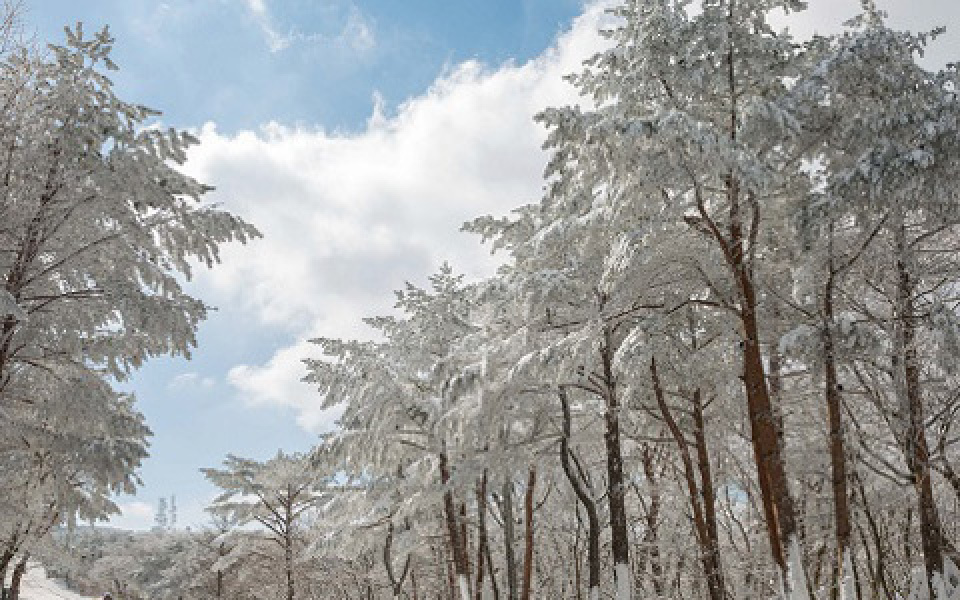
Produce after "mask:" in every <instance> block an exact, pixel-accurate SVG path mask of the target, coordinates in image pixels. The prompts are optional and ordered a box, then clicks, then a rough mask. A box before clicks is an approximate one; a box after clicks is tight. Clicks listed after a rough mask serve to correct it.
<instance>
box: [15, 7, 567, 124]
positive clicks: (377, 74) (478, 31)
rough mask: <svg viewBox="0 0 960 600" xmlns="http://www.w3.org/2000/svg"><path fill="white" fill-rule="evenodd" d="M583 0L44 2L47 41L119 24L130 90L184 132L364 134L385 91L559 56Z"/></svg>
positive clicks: (37, 18) (388, 96)
mask: <svg viewBox="0 0 960 600" xmlns="http://www.w3.org/2000/svg"><path fill="white" fill-rule="evenodd" d="M580 8H581V2H580V1H579V0H481V1H477V0H449V1H444V2H438V1H437V0H403V1H398V0H367V1H365V2H360V1H357V2H351V1H349V0H282V1H281V0H166V1H157V0H85V1H83V2H77V1H76V0H32V1H31V2H29V9H30V14H29V20H30V21H31V23H33V24H34V25H36V27H37V28H38V30H39V32H40V34H41V36H42V37H43V38H44V39H50V38H51V37H53V38H57V37H60V38H62V33H61V30H62V27H63V25H64V24H66V23H74V22H76V21H78V20H79V21H83V22H84V23H85V24H88V25H90V26H100V25H103V24H109V25H110V27H111V30H112V31H113V32H114V34H115V36H116V37H117V47H116V59H117V62H118V63H120V64H121V65H122V67H123V69H122V70H121V71H120V73H119V74H118V76H117V77H116V82H117V84H118V86H119V88H120V89H122V90H124V91H125V92H126V93H127V94H128V95H130V96H132V97H136V98H141V99H143V100H145V101H147V102H150V103H152V105H155V106H157V107H158V108H161V109H162V110H163V111H164V113H165V115H166V117H165V120H166V121H168V122H170V123H171V124H173V125H177V126H189V125H199V124H201V123H203V122H204V121H208V120H212V121H216V123H217V124H218V126H219V127H220V128H221V130H223V131H234V130H237V129H243V128H246V129H250V128H255V127H257V126H259V125H260V124H262V123H265V122H267V121H270V120H277V121H280V122H283V123H309V124H321V123H322V124H323V125H324V126H325V127H328V128H331V129H335V128H347V129H356V128H358V127H360V126H362V125H363V123H364V121H365V119H366V117H367V116H368V115H369V114H370V110H371V94H372V92H373V91H374V90H377V91H379V92H380V93H381V94H382V95H383V96H384V98H385V100H386V101H387V102H388V103H389V104H398V103H400V102H402V101H403V100H404V99H406V98H407V97H409V96H412V95H416V94H419V93H422V92H423V90H424V89H426V87H427V86H428V85H429V84H430V83H431V82H432V81H433V80H434V79H435V78H436V76H437V74H438V73H440V72H441V71H442V70H443V69H444V68H446V66H448V65H453V64H456V63H458V62H460V61H463V60H465V59H470V58H477V59H479V60H482V61H484V62H487V63H490V64H499V63H501V62H503V61H506V60H519V61H523V60H526V59H527V58H530V57H532V56H535V55H537V54H539V53H540V52H542V51H543V49H544V48H546V47H547V46H548V45H550V44H551V43H552V41H553V39H554V37H555V36H556V34H557V33H558V32H559V31H560V30H561V28H565V27H569V24H570V20H571V19H572V18H573V16H574V15H576V14H577V13H579V12H580Z"/></svg>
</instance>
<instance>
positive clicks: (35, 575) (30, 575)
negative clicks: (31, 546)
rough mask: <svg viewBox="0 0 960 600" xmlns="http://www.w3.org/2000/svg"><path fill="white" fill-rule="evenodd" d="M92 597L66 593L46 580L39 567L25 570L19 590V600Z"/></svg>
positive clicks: (53, 582)
mask: <svg viewBox="0 0 960 600" xmlns="http://www.w3.org/2000/svg"><path fill="white" fill-rule="evenodd" d="M91 598H94V596H80V595H78V594H75V593H73V592H70V591H67V590H66V589H64V588H63V586H61V585H59V584H58V583H57V582H56V581H53V580H52V579H48V578H47V574H46V572H45V571H44V570H43V567H41V566H40V565H33V566H32V567H31V568H29V569H27V573H26V575H24V577H23V582H22V587H21V588H20V600H89V599H91Z"/></svg>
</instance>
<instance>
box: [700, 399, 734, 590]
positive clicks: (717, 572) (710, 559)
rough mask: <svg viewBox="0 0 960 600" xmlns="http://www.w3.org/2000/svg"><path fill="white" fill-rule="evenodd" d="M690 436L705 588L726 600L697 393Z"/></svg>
mask: <svg viewBox="0 0 960 600" xmlns="http://www.w3.org/2000/svg"><path fill="white" fill-rule="evenodd" d="M693 427H694V432H693V436H694V439H695V440H696V447H697V467H698V469H699V471H700V498H701V501H702V502H703V520H704V524H705V525H706V534H707V543H706V544H705V547H704V552H705V553H706V556H707V560H706V566H707V585H708V586H709V587H710V590H711V595H712V597H714V598H719V599H722V598H726V595H727V590H726V582H725V580H724V576H723V563H722V562H721V561H720V533H719V530H718V528H717V497H716V492H715V490H714V487H713V473H712V471H711V469H710V452H709V449H708V447H707V433H706V432H707V430H706V425H705V423H704V421H703V398H702V396H701V393H700V389H699V388H698V389H696V390H694V393H693Z"/></svg>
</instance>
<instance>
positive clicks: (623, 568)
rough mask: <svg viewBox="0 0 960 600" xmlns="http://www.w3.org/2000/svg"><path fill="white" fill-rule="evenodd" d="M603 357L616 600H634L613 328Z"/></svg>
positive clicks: (606, 338) (607, 329)
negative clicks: (614, 362) (615, 374)
mask: <svg viewBox="0 0 960 600" xmlns="http://www.w3.org/2000/svg"><path fill="white" fill-rule="evenodd" d="M603 338H604V339H603V346H601V348H600V358H601V361H602V363H603V380H604V384H605V387H606V398H605V400H606V404H607V406H606V411H605V413H604V422H605V425H606V431H605V433H604V436H603V438H604V442H605V445H606V451H607V481H608V486H609V489H608V490H607V500H608V505H609V510H610V533H611V546H612V550H613V569H614V571H613V573H614V583H615V585H616V590H617V591H616V600H631V598H632V597H633V581H632V579H633V578H632V577H631V576H630V537H629V531H628V529H627V510H626V504H625V501H626V487H625V486H624V482H623V454H622V450H621V446H620V402H619V398H618V389H617V381H616V378H615V377H614V374H613V339H612V338H613V335H612V332H611V330H610V327H609V326H607V327H605V328H604V332H603Z"/></svg>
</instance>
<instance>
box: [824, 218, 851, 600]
mask: <svg viewBox="0 0 960 600" xmlns="http://www.w3.org/2000/svg"><path fill="white" fill-rule="evenodd" d="M827 243H828V245H829V260H828V267H827V271H828V272H827V281H826V283H825V284H824V287H823V324H822V326H821V336H822V339H823V361H824V364H823V388H824V390H823V392H824V398H825V399H826V402H827V421H828V444H829V448H830V471H831V486H832V489H833V522H834V534H835V536H836V541H837V549H836V552H837V553H836V556H835V562H834V568H833V572H834V573H838V574H840V578H841V579H843V580H844V581H845V580H846V578H847V577H850V575H851V574H850V573H848V572H847V570H848V569H847V560H848V559H849V558H850V557H849V553H850V536H851V532H852V531H853V528H852V526H851V521H850V495H849V492H848V490H847V459H846V452H845V450H844V443H843V422H842V413H841V403H842V402H843V398H842V397H841V395H840V382H839V380H838V377H837V355H836V343H835V341H834V338H833V325H834V308H833V301H834V291H835V290H834V288H835V286H836V271H835V269H834V264H833V230H832V227H831V231H830V238H829V239H828V241H827ZM833 583H834V585H832V586H831V597H832V598H837V597H838V596H839V592H840V585H845V584H844V583H843V582H839V581H837V580H836V579H835V580H834V582H833ZM838 584H840V585H838ZM844 600H852V599H850V598H844Z"/></svg>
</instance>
